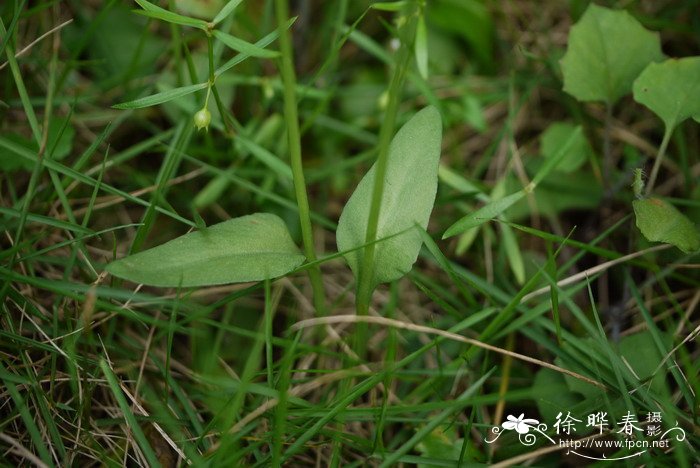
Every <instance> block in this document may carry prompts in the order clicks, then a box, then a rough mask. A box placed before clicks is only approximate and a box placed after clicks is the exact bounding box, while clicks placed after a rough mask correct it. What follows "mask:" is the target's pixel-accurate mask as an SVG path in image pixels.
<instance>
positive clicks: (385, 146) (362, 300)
mask: <svg viewBox="0 0 700 468" xmlns="http://www.w3.org/2000/svg"><path fill="white" fill-rule="evenodd" d="M410 19H411V20H410V21H409V22H408V23H407V25H406V26H404V29H408V30H409V32H411V33H412V31H411V29H414V28H411V26H412V25H413V24H414V23H415V21H414V19H415V16H414V15H410ZM406 36H408V34H406V35H404V38H403V39H404V40H402V43H401V49H400V50H399V57H398V60H397V63H396V67H395V68H394V73H393V75H392V77H391V82H390V84H389V90H388V93H389V100H388V103H387V106H386V111H385V113H384V119H383V120H382V126H381V128H380V130H379V154H378V156H377V163H376V171H375V173H374V187H373V189H372V205H371V206H370V210H369V219H368V221H367V231H366V233H365V243H366V244H367V245H366V247H365V248H364V255H363V259H362V268H360V272H361V273H360V278H359V284H358V287H357V300H356V307H357V314H358V315H366V314H367V312H368V311H369V303H370V300H371V298H372V291H373V286H374V285H373V284H372V277H373V274H372V272H373V271H374V254H375V248H376V242H375V241H376V239H377V226H378V224H379V212H380V209H381V202H382V196H383V193H384V178H385V176H386V167H387V160H388V159H389V147H390V145H391V138H392V136H393V134H394V125H395V123H396V115H397V114H398V109H399V98H400V94H401V89H402V88H403V82H404V79H405V76H406V70H407V69H408V65H409V63H410V59H411V51H410V42H411V41H407V40H405V39H406Z"/></svg>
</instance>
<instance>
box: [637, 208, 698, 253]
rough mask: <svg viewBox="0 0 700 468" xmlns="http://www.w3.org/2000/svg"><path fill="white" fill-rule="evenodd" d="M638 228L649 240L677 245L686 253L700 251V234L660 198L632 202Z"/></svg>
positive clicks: (691, 223) (690, 223)
mask: <svg viewBox="0 0 700 468" xmlns="http://www.w3.org/2000/svg"><path fill="white" fill-rule="evenodd" d="M632 206H633V207H634V214H635V216H636V217H637V227H638V228H639V230H640V231H642V234H643V235H644V237H646V238H647V240H649V241H652V242H665V243H667V244H671V245H675V246H676V247H678V248H679V249H681V250H682V251H683V252H685V253H691V252H695V251H697V250H698V249H700V234H698V230H697V228H696V227H695V225H694V224H693V222H692V221H690V220H689V219H688V218H686V217H685V216H684V215H683V213H681V212H680V211H678V210H677V209H676V207H675V206H673V205H671V204H670V203H667V202H665V201H663V200H660V199H658V198H646V199H644V200H635V201H633V202H632Z"/></svg>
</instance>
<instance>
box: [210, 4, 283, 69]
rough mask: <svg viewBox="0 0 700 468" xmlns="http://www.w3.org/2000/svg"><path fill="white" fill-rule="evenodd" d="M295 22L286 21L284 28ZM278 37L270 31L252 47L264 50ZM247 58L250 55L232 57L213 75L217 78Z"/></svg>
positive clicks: (277, 34)
mask: <svg viewBox="0 0 700 468" xmlns="http://www.w3.org/2000/svg"><path fill="white" fill-rule="evenodd" d="M295 21H296V17H294V18H290V19H289V20H288V21H287V24H286V25H285V27H286V28H287V29H289V28H291V27H292V25H293V24H294V22H295ZM278 36H279V30H278V29H275V30H274V31H272V32H271V33H270V34H268V35H266V36H265V37H263V38H262V39H260V40H259V41H256V42H255V44H253V45H255V46H256V47H261V48H264V47H265V46H268V45H270V44H271V43H272V42H273V41H275V40H276V39H277V37H278ZM249 57H250V55H248V54H245V53H240V54H238V55H236V56H234V57H233V58H231V59H230V60H229V61H228V62H226V63H224V64H223V65H221V66H220V67H219V68H217V69H216V71H215V72H214V75H215V76H217V77H218V76H219V75H221V74H222V73H224V72H226V71H228V70H230V69H232V68H233V67H235V66H236V65H238V64H239V63H241V62H243V61H244V60H245V59H247V58H249Z"/></svg>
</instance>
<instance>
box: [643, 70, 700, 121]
mask: <svg viewBox="0 0 700 468" xmlns="http://www.w3.org/2000/svg"><path fill="white" fill-rule="evenodd" d="M634 100H635V101H637V102H638V103H640V104H644V105H645V106H647V107H648V108H649V109H651V110H652V111H654V113H655V114H656V115H658V116H659V117H660V118H661V120H663V121H664V124H665V125H666V128H667V129H668V130H673V129H674V128H675V127H676V125H678V124H680V123H681V122H683V121H684V120H686V119H688V118H690V117H694V116H695V118H697V116H700V57H688V58H683V59H669V60H666V61H665V62H663V63H651V64H649V66H648V67H647V68H646V69H645V70H644V71H643V72H642V74H641V75H639V78H637V80H636V81H635V82H634Z"/></svg>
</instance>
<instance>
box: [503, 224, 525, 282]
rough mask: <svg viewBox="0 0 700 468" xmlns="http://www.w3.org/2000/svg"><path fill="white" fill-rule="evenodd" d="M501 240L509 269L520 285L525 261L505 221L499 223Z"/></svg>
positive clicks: (523, 276) (523, 279) (511, 230)
mask: <svg viewBox="0 0 700 468" xmlns="http://www.w3.org/2000/svg"><path fill="white" fill-rule="evenodd" d="M501 240H502V241H503V248H504V249H505V251H506V259H507V260H508V265H509V266H510V271H512V272H513V276H515V281H517V282H518V284H520V285H522V284H525V262H524V261H523V255H522V253H521V251H520V246H519V245H518V240H517V239H516V238H515V233H514V232H513V229H512V228H511V227H510V226H509V225H507V224H505V223H503V224H501Z"/></svg>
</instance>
